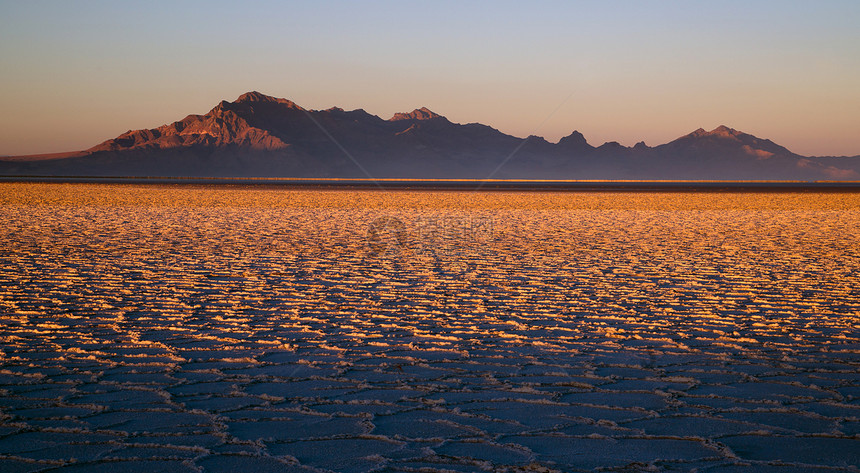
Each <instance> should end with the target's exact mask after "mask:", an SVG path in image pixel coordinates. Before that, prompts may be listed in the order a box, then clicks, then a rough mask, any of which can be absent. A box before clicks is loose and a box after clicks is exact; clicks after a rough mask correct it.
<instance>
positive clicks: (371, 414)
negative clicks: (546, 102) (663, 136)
mask: <svg viewBox="0 0 860 473" xmlns="http://www.w3.org/2000/svg"><path fill="white" fill-rule="evenodd" d="M0 218H2V221H3V222H4V225H3V227H2V229H0V319H2V325H0V333H2V338H0V339H2V342H0V471H3V472H30V471H177V472H182V471H214V472H219V471H262V472H265V471H302V472H313V471H355V472H362V471H385V472H388V471H500V472H502V471H508V472H517V471H554V470H555V471H596V470H599V471H700V472H720V473H722V472H740V471H765V472H770V471H787V472H788V471H792V472H794V471H860V468H858V465H860V327H858V324H860V236H858V233H857V228H860V195H857V194H850V193H845V194H816V193H796V194H794V193H781V194H767V193H755V194H744V193H502V192H499V193H469V192H414V191H398V192H383V191H311V190H286V189H277V188H263V187H247V188H245V187H230V186H211V187H204V186H197V187H195V186H190V185H186V186H145V185H87V184H22V183H2V184H0Z"/></svg>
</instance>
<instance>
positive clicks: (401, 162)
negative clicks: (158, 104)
mask: <svg viewBox="0 0 860 473" xmlns="http://www.w3.org/2000/svg"><path fill="white" fill-rule="evenodd" d="M0 174H2V175H53V176H70V175H89V176H236V177H247V176H260V177H379V178H383V177H401V178H473V179H483V178H489V177H492V178H521V179H803V180H817V179H860V157H853V158H811V157H803V156H799V155H796V154H794V153H792V152H791V151H789V150H787V149H785V148H783V147H782V146H779V145H777V144H775V143H773V142H771V141H770V140H766V139H761V138H757V137H755V136H752V135H748V134H746V133H742V132H739V131H736V130H733V129H731V128H727V127H725V126H721V127H719V128H717V129H715V130H712V131H705V130H702V129H699V130H696V131H694V132H693V133H690V134H689V135H686V136H683V137H681V138H678V139H677V140H675V141H672V142H670V143H666V144H664V145H660V146H656V147H653V148H652V147H648V146H646V145H645V144H644V143H638V144H637V145H636V146H633V147H632V148H628V147H625V146H622V145H620V144H618V143H616V142H610V143H605V144H603V145H601V146H598V147H593V146H591V145H590V144H588V142H587V141H586V139H585V137H584V136H582V134H581V133H579V132H576V131H574V132H573V133H571V134H570V135H569V136H566V137H564V138H562V139H561V140H560V141H559V142H558V143H557V144H554V143H550V142H548V141H546V140H544V139H543V138H541V137H537V136H529V137H528V138H526V139H522V138H516V137H513V136H510V135H506V134H504V133H502V132H500V131H498V130H496V129H494V128H491V127H489V126H486V125H481V124H477V123H470V124H465V125H462V124H457V123H452V122H450V121H449V120H448V119H446V118H445V117H443V116H441V115H438V114H436V113H434V112H432V111H431V110H429V109H427V108H421V109H417V110H413V111H412V112H409V113H397V114H395V115H394V116H393V117H392V118H391V119H389V120H384V119H382V118H379V117H377V116H375V115H371V114H369V113H367V112H365V111H364V110H360V109H359V110H353V111H344V110H343V109H340V108H336V107H335V108H330V109H328V110H306V109H304V108H302V107H300V106H299V105H297V104H295V103H293V102H291V101H289V100H286V99H279V98H274V97H269V96H267V95H264V94H261V93H259V92H249V93H246V94H243V95H242V96H240V97H239V98H238V99H236V101H234V102H227V101H222V102H221V103H219V104H218V105H216V106H215V108H213V109H212V110H211V111H209V113H207V114H205V115H189V116H187V117H185V118H184V119H182V120H180V121H178V122H174V123H172V124H169V125H164V126H161V127H158V128H154V129H148V130H136V131H131V130H130V131H128V132H126V133H123V134H122V135H120V136H118V137H116V138H114V139H111V140H108V141H105V142H104V143H101V144H99V145H97V146H94V147H92V148H90V149H89V150H86V151H84V152H78V153H68V154H66V155H56V156H33V157H15V158H2V159H0Z"/></svg>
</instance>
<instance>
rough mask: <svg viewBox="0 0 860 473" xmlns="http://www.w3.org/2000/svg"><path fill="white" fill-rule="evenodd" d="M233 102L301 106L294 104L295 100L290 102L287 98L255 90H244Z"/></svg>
mask: <svg viewBox="0 0 860 473" xmlns="http://www.w3.org/2000/svg"><path fill="white" fill-rule="evenodd" d="M234 103H280V104H284V105H287V106H288V107H290V108H301V107H299V106H298V105H296V103H295V102H292V101H290V100H287V99H281V98H277V97H272V96H270V95H266V94H261V93H260V92H257V91H256V90H254V91H251V92H245V93H244V94H242V95H240V96H239V98H237V99H236V101H235V102H234Z"/></svg>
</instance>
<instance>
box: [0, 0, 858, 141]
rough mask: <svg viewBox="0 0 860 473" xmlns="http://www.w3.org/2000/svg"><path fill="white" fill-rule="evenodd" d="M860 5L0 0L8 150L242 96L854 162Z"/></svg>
mask: <svg viewBox="0 0 860 473" xmlns="http://www.w3.org/2000/svg"><path fill="white" fill-rule="evenodd" d="M858 25H860V2H858V1H856V0H845V1H818V2H814V1H803V2H798V1H788V0H778V1H777V0H774V1H750V0H746V1H720V2H715V1H707V2H698V1H683V2H673V1H659V2H658V1H654V2H645V1H593V2H567V1H565V2H546V1H544V2H541V1H532V2H506V1H492V2H464V1H457V2H446V1H433V2H409V1H396V2H395V1H390V2H389V1H363V2H330V1H313V2H311V1H308V2H275V1H258V2H245V5H242V6H241V7H238V6H236V4H235V3H234V2H226V1H212V0H208V1H178V2H155V1H147V2H122V1H117V0H113V1H75V2H70V1H39V0H35V1H34V0H28V1H18V0H0V110H2V113H0V155H17V154H32V153H49V152H59V151H69V150H78V149H85V148H89V147H91V146H93V145H95V144H97V143H99V142H101V141H104V140H106V139H108V138H112V137H115V136H117V135H119V134H120V133H122V132H124V131H126V130H129V129H138V128H153V127H156V126H159V125H162V124H165V123H170V122H173V121H175V120H179V119H181V118H183V117H184V116H185V115H187V114H189V113H206V112H207V111H208V110H210V109H211V108H212V107H214V106H215V105H216V104H217V103H218V102H219V101H220V100H222V99H227V100H234V99H235V98H236V97H238V96H239V95H240V94H241V93H243V92H247V91H249V90H258V91H260V92H263V93H266V94H269V95H274V96H278V97H285V98H289V99H291V100H293V101H295V102H297V103H298V104H300V105H302V106H304V107H306V108H314V109H322V108H328V107H331V106H334V105H337V106H340V107H343V108H346V109H354V108H364V109H365V110H367V111H368V112H370V113H373V114H376V115H380V116H382V117H383V118H389V117H390V116H391V115H393V114H394V113H395V112H398V111H410V110H412V109H414V108H419V107H422V106H427V107H429V108H430V109H432V110H433V111H435V112H437V113H440V114H442V115H445V116H447V117H448V118H449V119H450V120H452V121H454V122H459V123H469V122H481V123H485V124H488V125H491V126H493V127H495V128H498V129H500V130H501V131H503V132H506V133H510V134H513V135H515V136H520V137H524V136H527V135H530V134H535V135H540V136H543V137H546V138H547V139H549V140H550V141H557V140H558V139H559V138H561V137H562V136H565V135H567V134H569V133H570V132H571V131H572V130H574V129H576V130H579V131H581V132H582V133H583V134H584V135H585V137H586V138H587V139H588V140H589V142H590V143H591V144H593V145H599V144H601V143H603V142H604V141H612V140H616V141H619V142H621V143H622V144H625V145H633V144H634V143H636V142H637V141H640V140H642V141H645V142H646V143H647V144H649V145H656V144H661V143H665V142H667V141H670V140H672V139H674V138H677V137H679V136H681V135H684V134H686V133H689V132H690V131H693V130H695V129H696V128H699V127H703V128H706V129H709V130H710V129H712V128H715V127H716V126H718V125H721V124H725V125H728V126H730V127H732V128H736V129H739V130H742V131H746V132H748V133H752V134H754V135H757V136H760V137H763V138H769V139H772V140H773V141H775V142H777V143H779V144H782V145H783V146H786V147H788V148H789V149H791V150H792V151H794V152H797V153H800V154H806V155H858V154H860V27H858Z"/></svg>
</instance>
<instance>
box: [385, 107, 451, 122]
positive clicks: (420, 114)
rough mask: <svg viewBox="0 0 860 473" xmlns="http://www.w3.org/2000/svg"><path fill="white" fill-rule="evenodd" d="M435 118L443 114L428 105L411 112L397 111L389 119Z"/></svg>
mask: <svg viewBox="0 0 860 473" xmlns="http://www.w3.org/2000/svg"><path fill="white" fill-rule="evenodd" d="M433 118H442V115H439V114H438V113H435V112H433V111H432V110H430V109H429V108H427V107H421V108H416V109H415V110H413V111H411V112H410V113H403V112H397V113H395V114H394V116H393V117H391V119H390V120H389V121H392V122H393V121H397V120H431V119H433Z"/></svg>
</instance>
